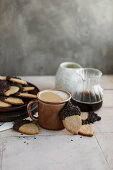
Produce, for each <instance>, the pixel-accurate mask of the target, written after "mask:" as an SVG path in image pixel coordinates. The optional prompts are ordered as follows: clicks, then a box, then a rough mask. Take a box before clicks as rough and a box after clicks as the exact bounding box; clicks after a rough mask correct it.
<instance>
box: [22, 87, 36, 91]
mask: <svg viewBox="0 0 113 170" xmlns="http://www.w3.org/2000/svg"><path fill="white" fill-rule="evenodd" d="M34 89H35V87H30V86H28V87H23V91H24V92H25V91H32V90H34Z"/></svg>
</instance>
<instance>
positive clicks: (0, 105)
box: [0, 100, 12, 108]
mask: <svg viewBox="0 0 113 170" xmlns="http://www.w3.org/2000/svg"><path fill="white" fill-rule="evenodd" d="M11 106H12V105H11V104H9V103H5V102H3V101H1V100H0V108H2V107H11Z"/></svg>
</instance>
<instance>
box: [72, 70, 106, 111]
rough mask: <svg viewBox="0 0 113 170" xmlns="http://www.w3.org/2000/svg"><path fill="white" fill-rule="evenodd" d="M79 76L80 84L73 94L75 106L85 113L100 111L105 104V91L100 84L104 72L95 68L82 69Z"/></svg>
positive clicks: (78, 71)
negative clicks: (103, 103)
mask: <svg viewBox="0 0 113 170" xmlns="http://www.w3.org/2000/svg"><path fill="white" fill-rule="evenodd" d="M77 74H78V76H77V79H78V80H77V82H78V83H77V85H76V88H75V91H74V93H73V94H72V102H73V104H75V105H78V107H79V108H80V109H81V111H84V112H89V111H96V110H98V109H100V107H101V106H102V102H103V89H102V88H101V86H100V84H99V81H100V78H101V76H102V72H101V71H100V70H97V69H93V68H81V69H78V70H77Z"/></svg>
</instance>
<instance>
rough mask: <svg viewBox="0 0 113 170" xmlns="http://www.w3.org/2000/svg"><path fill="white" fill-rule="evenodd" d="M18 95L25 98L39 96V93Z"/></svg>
mask: <svg viewBox="0 0 113 170" xmlns="http://www.w3.org/2000/svg"><path fill="white" fill-rule="evenodd" d="M17 95H18V96H20V97H23V98H37V95H34V94H30V93H19V94H17Z"/></svg>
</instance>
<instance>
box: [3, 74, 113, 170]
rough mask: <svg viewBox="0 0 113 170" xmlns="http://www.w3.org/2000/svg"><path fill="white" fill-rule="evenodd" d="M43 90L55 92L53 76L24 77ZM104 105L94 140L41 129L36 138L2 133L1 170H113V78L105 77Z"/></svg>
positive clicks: (8, 132)
mask: <svg viewBox="0 0 113 170" xmlns="http://www.w3.org/2000/svg"><path fill="white" fill-rule="evenodd" d="M22 78H23V79H25V80H27V81H30V82H32V83H34V84H35V85H37V86H38V87H39V88H40V89H45V88H54V80H55V77H53V76H42V77H36V76H35V77H33V76H32V77H22ZM101 85H102V87H103V88H104V89H105V91H104V104H103V107H102V109H101V110H100V111H99V115H101V117H102V120H101V121H100V122H96V123H95V124H94V126H95V135H94V136H93V137H83V136H82V137H81V136H80V135H70V134H68V133H67V131H66V130H62V131H48V130H44V129H42V128H39V130H40V134H39V135H35V136H27V135H21V134H20V133H18V132H15V131H13V130H12V129H10V130H7V131H4V132H0V170H113V76H103V77H102V80H101Z"/></svg>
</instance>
